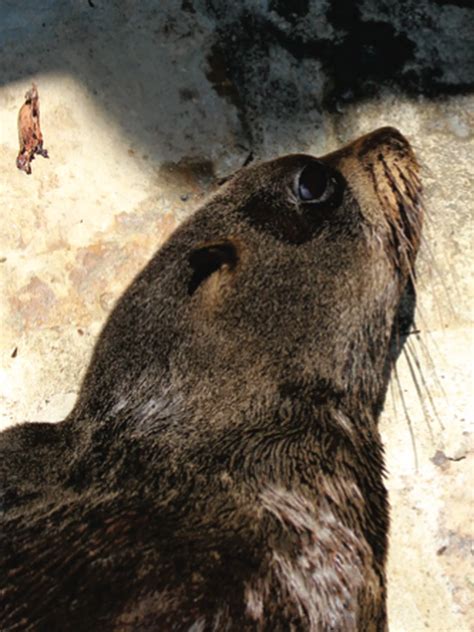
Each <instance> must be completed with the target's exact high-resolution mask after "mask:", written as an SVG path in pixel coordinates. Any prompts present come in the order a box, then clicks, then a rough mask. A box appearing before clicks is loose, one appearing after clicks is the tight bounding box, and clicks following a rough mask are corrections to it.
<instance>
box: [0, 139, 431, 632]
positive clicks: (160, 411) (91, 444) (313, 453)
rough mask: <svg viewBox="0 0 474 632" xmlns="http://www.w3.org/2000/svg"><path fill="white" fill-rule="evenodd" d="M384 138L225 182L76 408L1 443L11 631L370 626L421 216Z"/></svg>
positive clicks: (147, 286) (119, 327) (136, 297)
mask: <svg viewBox="0 0 474 632" xmlns="http://www.w3.org/2000/svg"><path fill="white" fill-rule="evenodd" d="M420 196H421V185H420V180H419V169H418V165H417V161H416V159H415V156H414V154H413V152H412V150H411V148H410V145H409V144H408V142H407V141H406V140H405V138H404V137H403V136H402V135H401V134H400V133H399V132H398V131H397V130H395V129H393V128H382V129H379V130H377V131H375V132H373V133H371V134H368V135H367V136H364V137H363V138H360V139H358V140H356V141H354V142H353V143H351V144H349V145H347V146H345V147H343V148H342V149H340V150H338V151H336V152H334V153H331V154H329V155H327V156H323V157H321V158H315V157H312V156H308V155H303V154H295V155H289V156H284V157H282V158H278V159H276V160H272V161H269V162H264V163H261V164H256V165H250V166H246V167H244V168H243V169H241V170H240V171H238V172H237V173H235V174H234V175H233V176H231V177H230V178H228V179H227V180H226V182H225V184H223V185H222V186H221V187H220V188H219V189H218V190H217V191H216V192H215V193H214V194H213V195H212V197H211V198H210V199H209V200H208V201H207V202H206V203H205V204H204V206H203V207H201V208H200V209H199V210H197V211H196V213H195V214H194V215H193V216H192V217H191V218H190V219H189V220H188V221H186V222H185V223H183V224H182V225H181V226H180V227H179V228H178V229H177V230H176V231H175V233H174V234H173V235H172V236H171V237H170V238H169V240H168V241H167V242H166V243H165V245H164V246H163V247H162V248H161V249H160V251H159V252H158V253H157V254H156V256H155V257H154V258H153V259H152V260H151V261H150V263H149V264H148V265H147V266H146V268H145V269H144V270H143V271H142V272H141V273H140V274H139V275H138V276H137V277H136V279H135V280H134V281H133V283H132V284H131V286H130V287H129V288H128V290H127V291H126V292H125V293H124V295H123V296H122V298H121V299H120V300H119V302H118V304H117V305H116V307H115V309H114V311H113V312H112V314H111V316H110V317H109V319H108V321H107V323H106V325H105V327H104V329H103V332H102V334H101V336H100V338H99V340H98V342H97V344H96V347H95V350H94V353H93V358H92V361H91V363H90V366H89V369H88V371H87V374H86V377H85V379H84V381H83V384H82V387H81V391H80V395H79V398H78V401H77V404H76V406H75V407H74V410H73V411H72V413H71V414H70V415H69V417H68V418H67V419H66V420H64V421H63V422H61V423H60V424H56V425H53V424H24V425H20V426H17V427H14V428H11V429H9V430H7V431H6V432H4V433H2V434H1V435H0V449H1V452H2V454H1V459H0V483H1V487H2V490H3V505H4V508H5V513H4V518H3V524H2V529H1V535H0V537H1V538H2V549H1V550H2V552H3V554H2V555H1V556H0V569H1V572H2V577H6V578H7V581H6V582H5V583H4V587H3V589H2V593H3V595H2V605H1V606H0V613H1V614H0V616H1V620H2V622H3V623H2V625H3V626H4V628H3V629H5V630H13V629H20V628H19V627H18V626H20V627H21V626H22V627H21V629H25V630H53V629H61V630H95V629H99V628H101V629H104V630H125V629H127V630H272V631H273V630H288V629H294V630H314V631H316V630H318V631H319V630H341V631H342V630H344V631H351V630H360V631H364V632H365V631H371V630H373V631H379V630H385V629H386V626H387V621H386V606H385V599H386V589H385V559H386V552H387V534H388V503H387V498H386V490H385V487H384V484H383V451H382V444H381V440H380V436H379V432H378V428H377V421H378V416H379V414H380V411H381V408H382V405H383V401H384V397H385V392H386V389H387V382H388V379H389V374H390V369H391V366H392V363H393V345H394V340H395V341H396V340H397V337H398V333H399V332H398V328H397V323H398V318H399V314H400V310H401V306H402V301H403V298H404V296H405V295H406V291H407V288H412V287H413V278H414V271H413V270H414V263H415V258H416V254H417V251H418V247H419V242H420V234H421V227H422V218H423V212H422V206H421V197H420Z"/></svg>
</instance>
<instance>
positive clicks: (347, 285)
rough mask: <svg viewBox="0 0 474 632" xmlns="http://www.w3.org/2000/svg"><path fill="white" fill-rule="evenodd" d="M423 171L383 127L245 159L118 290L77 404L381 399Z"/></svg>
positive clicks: (199, 409) (240, 407)
mask: <svg viewBox="0 0 474 632" xmlns="http://www.w3.org/2000/svg"><path fill="white" fill-rule="evenodd" d="M418 171H419V169H418V165H417V161H416V159H415V157H414V154H413V152H412V149H411V148H410V145H409V143H408V142H407V141H406V140H405V138H404V137H403V136H402V135H401V134H400V133H399V132H398V131H397V130H395V129H393V128H389V127H385V128H382V129H379V130H377V131H375V132H373V133H371V134H368V135H367V136H364V137H362V138H360V139H358V140H356V141H355V142H353V143H351V144H349V145H347V146H345V147H343V148H342V149H340V150H339V151H336V152H334V153H331V154H329V155H326V156H323V157H321V158H315V157H313V156H310V155H303V154H295V155H288V156H284V157H282V158H278V159H276V160H271V161H269V162H263V163H261V164H256V165H251V166H247V167H245V168H243V169H241V170H240V171H238V172H237V173H236V174H234V175H233V176H232V177H231V178H229V179H228V180H227V182H226V183H225V184H224V185H222V186H221V187H220V188H219V189H218V190H217V191H216V192H215V193H214V195H213V196H212V197H211V198H210V199H209V200H208V201H207V203H206V204H205V205H204V206H202V207H201V208H200V209H199V210H197V211H196V213H195V214H194V215H193V216H192V217H191V218H190V219H189V220H188V221H186V222H185V223H184V224H182V225H181V226H180V227H179V228H178V230H176V231H175V233H174V234H173V235H172V236H171V237H170V239H169V240H168V241H167V243H166V244H165V245H164V246H163V247H162V248H161V250H160V251H159V252H158V253H157V254H156V256H155V257H154V258H153V259H152V260H151V261H150V263H149V264H148V265H147V267H146V268H145V269H144V270H143V271H142V272H141V273H140V274H139V275H138V277H137V278H136V279H135V281H134V282H133V283H132V284H131V286H130V287H129V289H128V290H127V292H126V293H125V294H124V296H123V297H122V298H121V299H120V301H119V302H118V304H117V306H116V308H115V310H114V312H113V313H112V315H111V317H110V319H109V321H108V323H107V325H106V327H105V328H104V331H103V333H102V335H101V337H100V339H99V341H98V344H97V346H96V349H95V353H94V357H93V360H92V363H91V366H90V368H89V370H88V372H87V375H86V378H85V381H84V384H83V388H82V391H81V395H80V398H79V401H78V404H77V406H76V408H75V410H74V411H73V415H72V416H73V417H75V418H79V417H81V418H91V417H96V418H104V417H109V416H110V417H113V416H114V415H116V414H117V413H118V411H124V410H126V411H128V417H130V416H131V417H132V418H134V419H136V420H137V423H139V424H140V425H142V426H143V425H144V426H146V427H147V429H148V430H149V431H150V432H151V431H152V430H151V429H158V428H162V427H164V426H165V425H166V424H169V423H173V424H178V425H179V422H177V421H176V419H177V418H179V411H180V410H186V419H187V421H186V423H187V424H191V425H192V424H202V423H206V424H207V423H212V424H216V425H218V424H221V425H222V426H223V427H226V426H230V425H232V424H237V423H242V421H243V420H244V419H245V423H253V422H251V421H248V420H249V419H252V420H255V419H258V418H259V411H260V410H263V408H264V405H263V404H262V402H264V401H269V400H272V398H274V397H275V392H276V391H278V392H279V393H280V394H281V393H282V392H284V391H285V389H286V390H288V389H289V390H294V389H300V388H301V389H303V390H305V389H306V391H307V392H309V391H308V389H310V390H311V393H312V394H313V395H312V396H313V397H317V398H319V400H320V401H335V402H340V401H352V402H353V403H354V405H355V402H358V403H357V405H358V406H361V405H363V406H364V407H365V408H366V409H368V410H371V411H372V410H373V411H374V413H377V412H378V410H379V408H380V401H381V398H382V397H383V392H384V389H385V387H386V377H387V375H386V373H387V371H386V367H387V362H388V356H389V351H390V340H391V337H392V336H393V326H394V322H395V319H396V315H397V310H398V309H399V305H400V301H401V297H402V295H403V292H404V290H405V288H406V286H407V282H409V281H410V279H411V277H412V275H413V264H414V260H415V256H416V253H417V250H418V246H419V240H420V231H421V224H422V210H421V202H420V192H421V187H420V180H419V176H418ZM171 419H172V420H173V421H172V422H171V421H170V420H171ZM148 430H147V431H148Z"/></svg>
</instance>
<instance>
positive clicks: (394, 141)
mask: <svg viewBox="0 0 474 632" xmlns="http://www.w3.org/2000/svg"><path fill="white" fill-rule="evenodd" d="M358 145H359V147H358V151H357V154H358V157H359V158H363V157H364V156H366V155H367V154H369V153H371V152H373V151H378V152H380V151H395V152H397V153H402V154H406V153H411V147H410V143H409V142H408V141H407V139H406V138H405V137H404V136H403V135H402V134H401V133H400V132H399V131H398V129H396V128H395V127H380V128H379V129H377V130H375V131H374V132H371V133H370V134H367V136H363V137H362V138H361V139H360V140H359V141H358Z"/></svg>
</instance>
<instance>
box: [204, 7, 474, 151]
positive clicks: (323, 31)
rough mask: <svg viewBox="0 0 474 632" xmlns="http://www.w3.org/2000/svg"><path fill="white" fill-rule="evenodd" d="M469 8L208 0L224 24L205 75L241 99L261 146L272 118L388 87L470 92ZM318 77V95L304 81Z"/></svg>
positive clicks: (437, 93)
mask: <svg viewBox="0 0 474 632" xmlns="http://www.w3.org/2000/svg"><path fill="white" fill-rule="evenodd" d="M454 4H456V5H457V6H454ZM468 6H469V3H467V2H466V3H464V2H461V1H459V2H456V3H449V4H448V3H444V2H442V1H441V0H419V1H415V0H407V2H406V3H403V7H401V6H400V4H397V3H387V4H382V5H381V4H380V3H377V2H375V0H365V1H364V2H347V1H345V0H333V1H332V2H327V3H326V4H324V3H321V2H315V1H314V0H313V1H312V0H298V1H297V2H284V1H283V0H272V1H271V2H270V3H269V6H268V10H266V9H264V8H263V6H259V5H258V4H251V3H246V2H245V1H244V2H242V3H238V4H236V5H232V6H231V5H229V4H228V3H224V2H220V1H217V0H214V1H213V2H207V3H205V7H206V8H205V11H206V12H207V13H208V14H209V15H210V16H211V17H212V18H213V19H215V20H216V23H217V25H218V29H217V32H216V39H215V41H214V43H213V46H212V50H211V54H210V56H209V64H210V68H211V69H214V70H213V71H212V72H211V73H210V74H209V75H208V78H209V79H210V80H211V81H212V82H213V84H214V86H215V88H216V90H217V91H218V92H219V93H222V92H224V93H225V94H224V95H223V96H226V98H229V99H230V98H231V99H232V101H233V102H234V103H236V104H237V103H239V104H240V106H239V108H240V113H241V117H242V120H243V121H244V122H245V125H246V128H247V132H248V133H247V135H248V136H249V137H250V141H251V142H252V143H253V144H254V145H255V144H256V142H258V140H259V139H258V136H259V126H261V125H262V121H264V120H265V119H267V120H268V119H269V118H270V119H271V120H273V119H275V120H277V121H278V120H279V119H280V120H282V122H285V121H286V120H288V117H291V116H298V117H299V119H301V118H304V116H305V112H310V111H311V110H314V109H316V110H319V111H321V110H323V109H327V110H329V111H336V112H337V111H338V110H339V109H340V107H341V105H342V106H343V105H344V104H345V103H351V102H355V101H358V100H362V99H365V98H367V97H373V96H375V95H377V94H379V93H380V91H381V89H382V88H386V89H390V90H393V91H397V92H398V91H402V92H404V93H406V94H408V95H410V96H416V95H419V94H422V95H424V96H426V97H428V98H438V97H441V96H443V95H451V94H459V93H464V92H467V91H472V90H473V88H474V49H473V48H472V44H471V43H470V41H469V27H468V22H469V19H472V20H473V30H474V11H472V10H471V11H466V8H467V7H468ZM471 6H472V4H471ZM461 7H466V8H461ZM285 56H286V57H285ZM282 59H286V60H288V63H287V64H286V65H285V64H282V63H281V61H282ZM216 60H218V62H219V64H217V63H216ZM218 65H219V67H220V69H221V70H222V69H224V71H223V72H221V74H219V72H218ZM318 73H319V75H318ZM317 75H318V76H322V77H323V79H322V86H321V90H320V91H319V92H318V93H317V94H312V93H311V91H310V90H307V88H308V85H309V83H310V82H312V81H313V82H314V77H315V76H317ZM230 86H231V87H232V88H230ZM305 88H306V90H307V91H305ZM302 90H303V95H304V99H303V106H302V100H301V98H298V95H301V92H302ZM307 94H308V97H309V98H306V95H307ZM299 122H304V121H302V120H300V121H299Z"/></svg>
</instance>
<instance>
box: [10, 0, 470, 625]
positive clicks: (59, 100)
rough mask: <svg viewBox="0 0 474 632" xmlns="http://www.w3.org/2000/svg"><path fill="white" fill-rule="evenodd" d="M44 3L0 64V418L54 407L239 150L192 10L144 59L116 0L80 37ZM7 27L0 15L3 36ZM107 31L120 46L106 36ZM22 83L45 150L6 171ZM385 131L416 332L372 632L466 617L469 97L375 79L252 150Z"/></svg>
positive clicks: (406, 367)
mask: <svg viewBox="0 0 474 632" xmlns="http://www.w3.org/2000/svg"><path fill="white" fill-rule="evenodd" d="M84 4H85V5H87V3H84ZM46 5H47V6H48V7H50V14H51V15H49V14H48V16H47V18H48V19H46V18H41V19H44V20H45V22H46V26H45V31H47V33H48V36H47V37H45V38H43V39H41V40H38V41H36V49H35V58H34V61H30V60H28V59H26V60H25V59H22V60H21V63H22V64H23V65H22V71H21V73H19V75H21V76H20V77H19V78H18V76H16V75H15V73H13V72H11V76H10V78H9V77H8V76H7V79H6V80H5V81H3V83H2V84H1V85H0V174H1V176H0V182H1V195H2V205H1V214H0V275H1V276H0V282H1V288H0V291H1V295H2V301H1V303H0V309H1V312H0V318H1V321H0V322H1V325H0V371H1V373H0V407H1V415H2V416H1V418H0V426H1V427H6V426H7V425H9V424H12V423H17V422H20V421H23V420H45V421H56V420H60V419H62V418H63V417H64V416H65V415H66V414H67V413H68V411H69V410H70V408H71V407H72V405H73V402H74V400H75V396H76V394H77V392H78V387H79V384H80V380H81V376H82V374H83V372H84V369H85V367H86V365H87V362H88V358H89V356H90V353H91V350H92V347H93V344H94V340H95V339H96V336H97V334H98V332H99V330H100V328H101V326H102V325H103V323H104V321H105V319H106V317H107V315H108V314H109V313H110V310H111V308H112V306H113V304H114V301H115V300H116V299H117V298H118V297H119V296H120V294H121V292H122V291H123V290H124V288H125V287H126V286H127V284H128V283H129V282H130V281H131V280H132V278H133V277H134V275H135V274H136V273H137V272H138V271H139V270H140V268H141V267H142V266H143V265H144V264H145V262H146V261H147V260H148V258H149V257H150V255H151V254H152V253H153V252H154V251H155V249H156V248H157V247H159V245H160V244H161V243H162V242H163V241H164V240H165V239H166V237H167V236H168V235H169V234H170V232H171V231H172V230H173V229H174V228H175V226H177V225H178V224H179V223H180V221H182V219H183V218H184V217H186V216H187V215H188V214H189V213H190V212H191V211H192V209H193V208H195V207H196V205H198V204H199V202H200V200H201V199H202V197H203V196H204V195H205V193H206V191H207V190H208V189H209V187H210V186H211V184H212V181H213V175H214V173H215V172H217V173H219V174H222V173H227V172H229V171H231V170H232V169H233V168H235V167H236V166H238V165H240V164H241V163H242V162H243V160H244V158H245V155H246V148H245V147H242V145H241V144H239V138H240V136H239V134H240V131H241V121H240V120H239V116H238V112H237V110H236V106H235V105H234V104H233V103H231V102H230V101H229V100H228V99H225V98H221V97H219V95H218V94H217V92H216V91H215V90H214V88H213V86H212V85H211V83H210V82H209V81H208V79H207V77H206V64H205V60H204V58H203V56H202V54H201V53H200V48H199V46H200V42H201V43H203V42H204V41H205V39H206V37H207V36H208V33H209V32H210V28H211V27H210V26H209V24H208V23H207V22H206V21H205V20H204V19H200V20H198V22H196V23H193V25H192V27H193V29H194V31H193V37H194V38H195V40H194V41H195V48H192V47H191V48H190V47H189V46H188V47H186V46H184V44H183V38H184V37H185V36H186V32H187V30H188V31H189V28H191V26H190V25H191V23H190V22H189V21H186V20H188V18H186V19H183V22H182V23H179V24H174V25H173V24H171V26H170V25H169V24H168V22H167V20H168V21H170V20H171V17H170V16H168V15H167V14H166V12H165V13H164V15H163V16H162V17H161V18H160V19H161V23H160V24H161V26H160V28H161V29H162V30H161V31H160V32H161V33H162V34H163V33H165V35H163V36H162V37H161V39H160V40H159V42H158V43H156V42H155V44H156V45H155V47H154V49H153V50H154V55H155V57H154V58H153V59H150V58H149V56H148V51H149V48H147V45H148V44H150V42H151V41H152V40H154V38H155V39H156V37H157V36H156V34H154V32H153V31H152V30H148V31H147V30H146V28H145V29H142V30H141V31H139V29H138V27H137V28H136V29H135V25H134V22H133V20H134V16H133V12H132V10H131V9H129V12H128V14H127V12H126V10H124V12H123V15H122V14H120V15H119V16H118V17H117V16H115V17H114V20H115V22H112V23H109V26H110V32H109V31H107V30H106V31H101V34H100V38H98V39H94V38H93V37H91V34H90V31H89V30H88V27H87V23H86V20H87V19H88V18H87V14H86V11H85V9H81V10H80V11H79V13H78V15H76V16H75V17H74V19H75V20H76V22H74V21H73V19H72V17H71V18H70V19H69V21H68V20H66V19H65V20H63V21H58V20H57V16H56V14H55V13H54V2H50V3H46V4H45V6H46ZM124 6H125V7H127V6H129V7H131V6H132V5H129V4H127V3H124ZM45 10H46V9H45ZM48 10H49V9H48ZM38 19H39V18H38ZM32 21H33V22H34V19H33V17H32ZM52 22H54V25H55V26H54V29H55V30H54V33H53V32H52V31H48V29H50V28H53V27H52V26H51V23H52ZM167 24H168V27H169V28H168V30H167V31H166V29H165V27H166V25H167ZM58 25H59V26H58ZM78 25H79V26H78ZM36 27H37V28H38V29H39V30H41V27H40V26H39V24H36ZM112 27H114V28H115V27H116V28H115V30H114V28H112ZM19 28H20V26H19V25H18V24H16V23H13V22H12V21H10V22H8V23H4V30H5V33H6V36H7V38H10V39H11V41H14V40H15V36H16V33H17V31H18V29H19ZM140 28H141V27H140ZM121 29H122V30H121ZM134 29H135V30H134ZM117 30H118V32H119V33H120V34H123V35H124V38H125V41H126V46H122V45H120V46H118V45H116V38H117ZM125 36H126V37H125ZM81 38H82V39H81ZM114 38H115V39H114ZM127 38H128V39H127ZM121 42H122V43H123V39H122V40H121ZM66 43H67V46H66ZM109 44H110V46H109ZM132 44H133V45H132ZM106 45H107V46H106ZM117 57H118V60H117ZM91 59H93V60H94V64H95V65H93V64H92V61H91ZM130 59H132V63H130ZM125 61H126V63H125ZM18 63H20V60H19V59H18V58H17V57H16V55H15V49H14V48H12V49H11V50H10V52H9V53H7V54H6V55H4V57H3V60H2V64H3V67H4V69H5V68H7V67H8V66H9V65H10V66H11V68H13V67H14V65H15V64H18ZM92 66H93V67H92ZM154 68H156V69H157V71H156V73H154V74H153V75H152V74H151V69H154ZM97 69H99V70H97ZM94 73H95V74H94ZM4 74H5V75H8V73H7V72H5V73H4ZM32 80H34V81H35V82H36V83H37V84H38V88H39V92H40V99H41V117H42V129H43V133H44V137H45V146H46V148H47V149H48V150H49V153H50V159H49V160H45V159H43V158H41V157H39V158H37V159H36V160H35V161H34V162H33V164H32V168H33V173H32V175H31V176H26V175H25V174H24V173H21V172H19V171H17V169H16V167H15V157H16V154H17V151H18V146H17V132H16V118H17V113H18V109H19V107H20V105H21V104H22V101H23V95H24V93H25V92H26V90H27V89H28V88H29V86H30V84H31V81H32ZM114 82H115V83H114ZM117 86H118V87H117ZM387 124H389V125H394V126H396V127H398V128H399V129H400V130H401V131H402V132H403V133H404V134H406V135H407V136H408V138H409V139H410V140H411V141H412V142H413V145H414V146H415V148H416V150H417V153H418V156H419V158H420V160H421V162H422V164H423V166H424V183H425V188H426V206H427V211H428V218H427V223H426V229H425V244H424V245H423V249H422V252H421V256H420V262H419V265H418V278H419V304H418V311H417V329H418V330H419V332H420V333H419V334H417V335H413V336H410V342H409V344H408V346H407V348H406V351H405V353H404V355H403V356H402V357H401V358H400V361H399V363H398V370H397V374H398V379H396V380H393V384H392V390H391V395H390V396H389V397H388V401H387V405H386V410H385V413H384V417H383V421H382V431H383V435H384V440H385V445H386V456H387V484H388V487H389V490H390V500H391V506H392V528H391V536H390V543H391V544H390V547H391V548H390V560H389V615H390V629H391V630H392V631H393V632H418V631H421V630H431V631H434V632H467V631H469V630H473V629H474V615H473V608H472V596H473V591H474V571H473V566H472V558H471V557H470V556H471V553H472V551H471V547H472V536H473V529H472V527H473V517H474V512H473V491H472V490H473V487H474V485H473V484H474V476H473V474H474V471H473V445H472V434H471V433H472V403H473V402H472V358H473V339H472V329H471V327H472V323H471V318H472V306H473V301H472V277H471V261H470V260H471V256H472V219H471V218H472V207H473V202H472V185H473V179H474V175H473V166H472V165H473V158H472V156H473V155H474V98H473V97H472V96H470V97H468V96H458V97H450V98H446V99H445V100H443V101H441V100H440V101H427V100H424V99H422V98H417V99H410V98H408V97H403V96H401V95H399V94H398V95H395V96H394V95H393V94H391V93H388V92H387V93H384V92H383V91H381V93H380V94H379V96H378V97H377V98H374V99H371V100H366V101H365V102H360V103H359V104H358V105H351V106H347V107H346V108H345V109H344V111H343V112H341V113H339V114H338V115H337V116H333V115H329V114H328V115H326V114H321V117H320V120H319V123H318V125H317V126H316V127H315V126H313V127H309V128H308V129H306V130H305V134H304V141H301V123H299V130H300V136H299V137H294V138H293V139H290V140H288V138H287V137H285V138H275V139H274V142H273V143H268V145H267V147H266V149H265V151H263V152H262V154H264V155H277V154H278V153H283V152H286V151H294V150H303V151H314V152H315V153H323V152H324V151H329V150H331V149H334V148H336V147H337V146H338V145H340V144H341V143H342V142H345V141H347V140H349V139H350V138H353V137H355V136H357V135H359V134H361V133H365V132H368V131H370V130H371V129H374V128H376V127H378V126H380V125H387Z"/></svg>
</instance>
